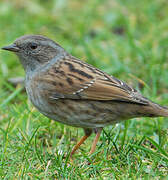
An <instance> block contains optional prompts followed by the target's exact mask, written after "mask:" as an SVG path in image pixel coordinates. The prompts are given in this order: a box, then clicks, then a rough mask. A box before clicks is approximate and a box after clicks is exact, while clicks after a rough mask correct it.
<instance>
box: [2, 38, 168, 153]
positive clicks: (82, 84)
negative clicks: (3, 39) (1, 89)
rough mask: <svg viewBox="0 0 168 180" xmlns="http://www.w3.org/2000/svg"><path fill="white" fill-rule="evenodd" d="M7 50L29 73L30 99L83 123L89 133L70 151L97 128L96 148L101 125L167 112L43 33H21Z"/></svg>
mask: <svg viewBox="0 0 168 180" xmlns="http://www.w3.org/2000/svg"><path fill="white" fill-rule="evenodd" d="M2 49H4V50H8V51H12V52H14V53H16V55H17V56H18V57H19V59H20V62H21V64H22V65H23V68H24V70H25V72H26V79H25V86H26V91H27V94H28V97H29V99H30V100H31V102H32V103H33V104H34V106H35V107H36V108H37V109H38V110H39V111H40V112H41V113H42V114H44V115H45V116H47V117H49V118H51V119H54V120H56V121H58V122H61V123H64V124H67V125H70V126H75V127H81V128H83V129H84V132H85V135H84V136H83V137H82V139H81V140H80V141H79V142H78V143H77V144H76V145H75V147H74V148H73V150H72V152H71V155H72V154H74V152H75V151H76V150H77V149H78V148H79V146H80V145H81V144H82V143H83V142H84V141H85V140H86V139H87V138H88V137H89V136H90V135H91V133H92V132H93V131H94V132H95V133H96V137H95V139H94V141H93V144H92V148H91V151H90V153H93V152H94V151H95V148H96V144H97V142H98V139H99V136H100V133H101V131H102V129H103V128H104V127H105V126H107V125H111V124H114V123H117V122H120V121H122V120H127V119H130V118H135V117H158V116H163V117H167V116H168V109H167V108H166V107H162V106H160V105H158V104H156V103H153V102H152V101H150V100H148V99H147V98H145V97H143V96H142V95H141V94H140V93H139V92H138V91H137V90H135V89H133V88H132V87H130V86H129V85H127V84H126V83H124V82H123V81H121V80H118V79H116V78H115V77H113V76H110V75H108V74H106V73H105V72H103V71H101V70H99V69H97V68H95V67H93V66H91V65H89V64H87V63H85V62H83V61H80V60H79V59H77V58H75V57H73V56H72V55H70V54H69V53H67V52H66V51H65V50H64V49H63V48H62V47H61V46H60V45H59V44H57V43H55V42H54V41H52V40H51V39H48V38H47V37H44V36H40V35H26V36H22V37H20V38H18V39H16V41H15V42H14V43H13V44H12V45H9V46H6V47H3V48H2Z"/></svg>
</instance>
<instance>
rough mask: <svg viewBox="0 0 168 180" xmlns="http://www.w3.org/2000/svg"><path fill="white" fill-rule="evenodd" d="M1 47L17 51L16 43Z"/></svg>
mask: <svg viewBox="0 0 168 180" xmlns="http://www.w3.org/2000/svg"><path fill="white" fill-rule="evenodd" d="M1 49H3V50H7V51H12V52H19V50H20V49H19V48H18V47H17V46H16V44H11V45H9V46H4V47H2V48H1Z"/></svg>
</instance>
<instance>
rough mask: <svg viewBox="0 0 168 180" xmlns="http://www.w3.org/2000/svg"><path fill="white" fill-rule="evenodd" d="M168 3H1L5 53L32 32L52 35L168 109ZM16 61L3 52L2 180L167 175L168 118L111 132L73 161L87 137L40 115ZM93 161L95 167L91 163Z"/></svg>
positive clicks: (156, 0)
mask: <svg viewBox="0 0 168 180" xmlns="http://www.w3.org/2000/svg"><path fill="white" fill-rule="evenodd" d="M167 12H168V1H167V0H153V1H149V0H141V1H139V0H127V1H124V0H91V1H89V0H84V1H79V0H50V1H45V0H34V1H33V0H29V1H26V0H12V1H10V0H1V1H0V47H2V46H5V45H8V44H10V43H12V42H13V41H14V40H15V39H16V38H17V37H19V36H22V35H25V34H41V35H45V36H48V37H49V38H51V39H53V40H55V41H56V42H57V43H59V44H60V45H61V46H63V47H64V48H65V49H66V50H67V51H68V52H69V53H71V54H73V55H74V56H76V57H78V58H80V59H82V60H84V61H86V62H88V63H90V64H92V65H94V66H96V67H98V68H100V69H102V70H104V71H106V72H107V73H109V74H112V75H113V76H115V77H117V78H120V79H122V80H124V81H126V82H128V83H129V84H131V85H132V86H133V87H135V88H137V89H139V90H141V92H142V93H143V94H144V95H145V96H147V97H148V98H150V99H152V100H153V101H155V102H157V103H160V104H162V105H163V104H164V105H166V104H167V105H168V18H167V17H168V16H167ZM18 76H19V77H20V76H22V77H23V76H24V71H23V69H22V67H21V65H20V63H19V61H18V59H17V57H16V56H15V55H13V54H12V53H9V52H4V51H0V139H1V141H0V176H1V178H2V179H12V178H14V179H17V178H18V179H19V178H22V179H57V178H58V179H104V178H107V179H108V178H113V179H122V178H123V179H124V178H132V179H137V178H163V177H166V175H167V172H168V154H167V152H168V140H167V137H168V131H167V128H168V119H167V118H157V119H150V118H141V119H138V120H129V121H127V122H123V123H120V124H119V125H116V126H111V127H107V128H105V131H104V132H103V133H102V135H101V138H100V142H99V143H98V146H97V151H96V153H95V154H94V155H92V156H89V155H88V152H89V148H90V146H91V143H92V140H93V138H94V135H92V137H91V138H90V139H89V140H87V142H86V143H85V144H84V145H83V146H82V147H81V148H80V150H79V151H78V152H77V154H76V155H75V156H74V161H73V163H72V162H71V161H69V159H68V158H66V157H68V156H67V154H68V153H69V152H70V151H71V149H72V147H73V145H74V144H75V143H76V141H77V140H79V139H80V137H81V136H82V135H83V131H82V130H81V129H77V128H73V127H68V126H64V125H62V124H59V123H56V122H54V121H51V120H49V119H48V118H46V117H44V116H43V115H41V114H40V113H39V112H37V111H36V110H35V109H34V108H33V106H32V105H31V103H30V102H29V101H28V100H27V96H26V93H25V92H24V90H23V87H22V85H17V86H16V87H14V86H13V85H12V84H10V83H9V82H8V79H9V78H13V77H18ZM87 161H89V162H90V161H91V162H92V164H91V165H89V164H88V163H87Z"/></svg>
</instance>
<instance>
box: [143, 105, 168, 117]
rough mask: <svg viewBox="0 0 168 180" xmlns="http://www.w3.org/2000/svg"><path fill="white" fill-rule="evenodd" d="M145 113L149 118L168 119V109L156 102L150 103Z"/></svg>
mask: <svg viewBox="0 0 168 180" xmlns="http://www.w3.org/2000/svg"><path fill="white" fill-rule="evenodd" d="M144 111H145V112H144V113H145V114H146V115H147V116H148V117H168V108H167V107H164V106H161V105H159V104H156V103H154V102H149V105H147V106H146V107H145V108H144Z"/></svg>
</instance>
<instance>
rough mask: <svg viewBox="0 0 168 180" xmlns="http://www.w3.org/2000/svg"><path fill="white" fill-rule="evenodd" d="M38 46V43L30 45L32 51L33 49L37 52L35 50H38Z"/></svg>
mask: <svg viewBox="0 0 168 180" xmlns="http://www.w3.org/2000/svg"><path fill="white" fill-rule="evenodd" d="M37 46H38V45H37V44H36V43H31V44H30V49H32V50H35V49H37Z"/></svg>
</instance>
